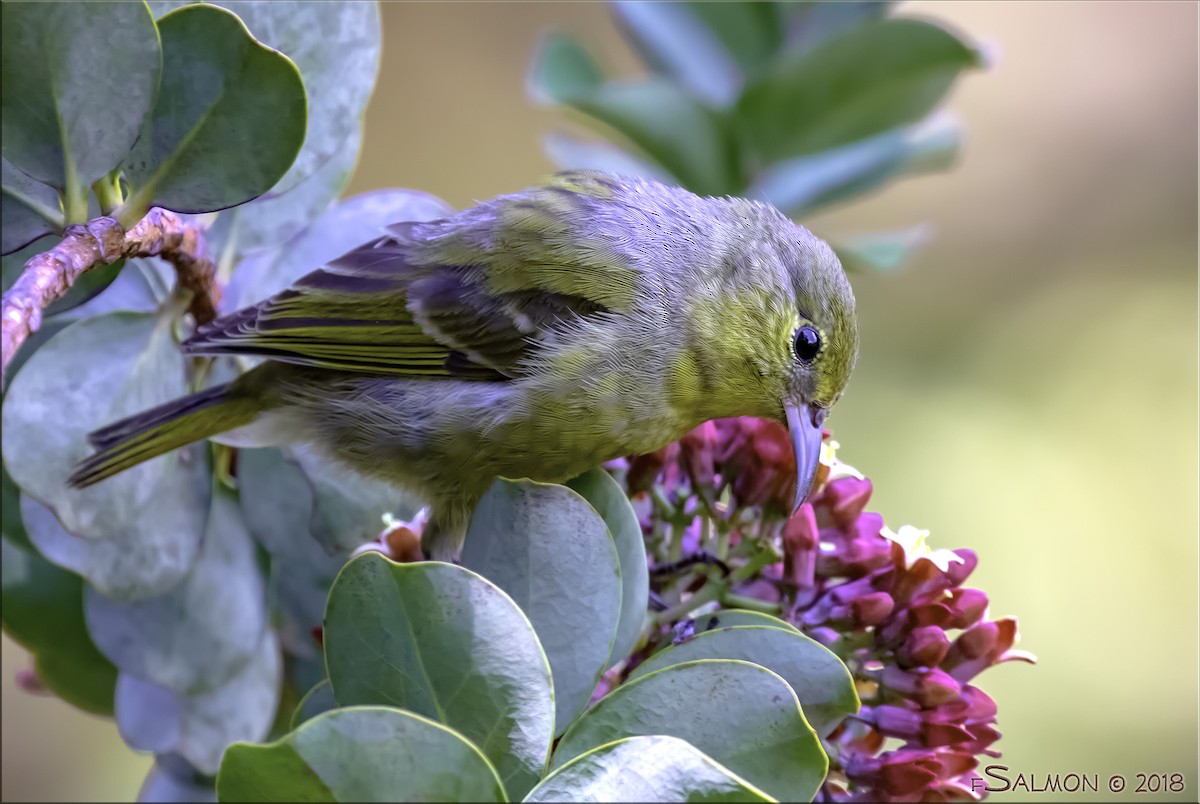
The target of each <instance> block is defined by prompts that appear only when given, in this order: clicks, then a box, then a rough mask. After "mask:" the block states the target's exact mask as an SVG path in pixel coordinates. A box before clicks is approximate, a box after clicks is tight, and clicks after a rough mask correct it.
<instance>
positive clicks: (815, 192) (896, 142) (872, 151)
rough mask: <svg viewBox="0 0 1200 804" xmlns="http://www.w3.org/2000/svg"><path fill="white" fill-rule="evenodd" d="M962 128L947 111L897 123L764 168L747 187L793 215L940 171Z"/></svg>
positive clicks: (952, 154) (755, 195)
mask: <svg viewBox="0 0 1200 804" xmlns="http://www.w3.org/2000/svg"><path fill="white" fill-rule="evenodd" d="M960 140H961V131H960V127H959V124H958V121H957V120H956V119H955V118H954V117H953V116H952V115H949V114H938V115H934V116H933V117H931V118H930V119H929V120H926V121H923V122H921V123H918V124H917V125H914V126H907V127H903V128H895V129H891V130H889V131H885V132H883V133H882V134H877V135H875V136H874V137H868V138H867V139H864V140H859V141H858V142H852V143H850V144H849V145H843V146H841V147H840V148H834V149H833V150H829V151H825V152H823V153H820V154H817V155H815V156H801V157H797V158H796V159H789V160H786V161H784V162H780V163H778V164H775V165H772V166H770V167H769V168H767V169H766V170H764V171H763V172H762V173H761V174H760V175H759V177H758V179H757V180H756V181H755V182H754V184H753V186H751V188H750V189H749V191H748V192H747V196H748V197H750V198H756V199H759V200H763V201H766V202H768V203H770V204H772V205H774V206H776V207H778V208H779V209H781V210H783V211H784V212H786V213H787V214H789V215H791V216H792V217H800V216H804V215H810V214H812V213H813V212H814V211H815V210H817V209H818V208H820V207H824V206H827V205H829V204H832V203H834V202H835V201H841V200H844V199H846V198H849V197H851V196H855V195H859V194H861V193H864V192H866V191H868V190H871V189H874V188H875V187H878V186H880V185H882V184H884V183H885V182H887V181H888V180H890V179H893V178H895V177H897V176H900V175H902V174H906V173H925V172H929V171H934V170H941V169H943V168H945V167H948V166H949V165H950V164H952V163H953V161H954V159H955V157H956V156H957V154H958V149H959V145H960Z"/></svg>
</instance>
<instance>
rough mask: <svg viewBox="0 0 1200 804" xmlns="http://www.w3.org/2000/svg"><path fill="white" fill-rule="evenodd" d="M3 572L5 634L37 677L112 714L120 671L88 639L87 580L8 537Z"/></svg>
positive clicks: (90, 708) (73, 700)
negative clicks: (25, 654)
mask: <svg viewBox="0 0 1200 804" xmlns="http://www.w3.org/2000/svg"><path fill="white" fill-rule="evenodd" d="M5 507H6V508H7V503H6V504H5ZM0 569H2V570H3V575H4V578H3V608H2V609H0V611H2V612H3V615H4V631H5V633H7V634H8V635H9V636H10V637H12V638H13V639H14V640H16V641H17V642H19V643H20V644H21V645H23V646H24V647H25V648H26V649H27V650H29V652H30V653H32V654H33V656H34V660H35V662H36V664H35V669H36V672H37V676H38V679H40V680H41V682H42V683H43V684H45V685H46V687H48V688H49V689H50V690H51V691H53V692H54V694H55V695H57V696H58V697H60V698H62V699H63V700H64V701H66V702H67V703H70V704H72V705H74V706H78V707H79V708H80V709H83V710H84V711H86V712H92V713H94V714H97V715H111V714H112V712H113V689H114V688H115V686H116V683H117V668H115V667H113V666H112V664H111V663H110V662H109V661H108V659H106V658H104V656H102V655H101V654H100V651H98V650H97V649H96V646H95V644H93V642H92V640H91V637H89V636H88V631H87V626H86V625H85V624H84V620H83V579H82V578H80V577H79V576H78V575H75V574H74V573H71V572H67V571H66V570H63V569H59V568H58V567H56V566H54V565H53V564H51V563H50V562H48V561H46V560H45V559H44V558H42V557H41V556H39V555H37V554H36V553H34V552H31V551H26V550H23V549H21V548H19V547H16V546H14V545H13V544H12V543H11V542H10V541H9V537H8V536H7V535H6V536H5V537H4V539H3V560H2V561H0Z"/></svg>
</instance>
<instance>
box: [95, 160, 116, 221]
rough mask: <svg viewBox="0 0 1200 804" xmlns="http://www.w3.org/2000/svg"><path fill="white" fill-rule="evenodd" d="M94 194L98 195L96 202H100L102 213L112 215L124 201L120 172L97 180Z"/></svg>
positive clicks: (114, 172)
mask: <svg viewBox="0 0 1200 804" xmlns="http://www.w3.org/2000/svg"><path fill="white" fill-rule="evenodd" d="M92 192H93V193H95V194H96V200H97V201H99V202H100V213H101V214H102V215H112V214H113V212H115V211H116V210H117V208H118V207H120V206H121V202H122V201H123V199H122V198H121V173H120V171H118V170H114V171H113V172H112V173H109V174H108V175H107V176H103V177H101V178H99V179H96V183H95V184H93V185H92Z"/></svg>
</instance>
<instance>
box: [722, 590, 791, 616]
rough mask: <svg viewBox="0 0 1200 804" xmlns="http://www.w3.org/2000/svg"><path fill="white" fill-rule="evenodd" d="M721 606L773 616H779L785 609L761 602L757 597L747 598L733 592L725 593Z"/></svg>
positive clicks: (777, 605)
mask: <svg viewBox="0 0 1200 804" xmlns="http://www.w3.org/2000/svg"><path fill="white" fill-rule="evenodd" d="M721 605H722V606H725V607H726V608H730V609H747V610H748V611H758V612H762V613H763V614H773V615H775V616H779V614H781V613H782V612H783V608H782V607H781V606H780V605H779V604H778V603H770V602H768V601H766V600H759V599H758V598H756V597H747V596H746V595H738V594H734V593H733V592H725V594H723V595H721Z"/></svg>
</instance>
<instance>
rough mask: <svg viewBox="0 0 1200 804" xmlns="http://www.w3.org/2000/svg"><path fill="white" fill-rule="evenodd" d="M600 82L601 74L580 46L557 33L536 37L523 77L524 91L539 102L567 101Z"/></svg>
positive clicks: (586, 92)
mask: <svg viewBox="0 0 1200 804" xmlns="http://www.w3.org/2000/svg"><path fill="white" fill-rule="evenodd" d="M603 83H604V75H603V73H601V72H600V68H599V67H597V66H596V63H595V62H594V61H592V57H591V56H589V55H588V52H587V51H586V50H584V48H583V46H582V45H580V44H579V43H578V42H577V41H575V39H574V37H571V36H567V35H566V34H559V33H552V34H548V35H546V36H543V37H542V38H541V39H540V40H538V43H537V45H536V46H535V48H534V52H533V57H532V58H531V59H530V62H529V71H528V73H527V75H526V76H525V85H526V90H527V91H528V93H529V94H530V96H532V97H533V98H534V99H535V100H538V101H540V102H542V103H569V102H570V101H572V100H574V99H575V98H578V97H581V96H583V95H587V94H589V93H591V92H594V91H596V90H597V89H599V88H600V86H601V85H602V84H603Z"/></svg>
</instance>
